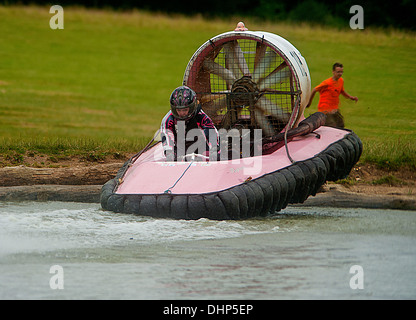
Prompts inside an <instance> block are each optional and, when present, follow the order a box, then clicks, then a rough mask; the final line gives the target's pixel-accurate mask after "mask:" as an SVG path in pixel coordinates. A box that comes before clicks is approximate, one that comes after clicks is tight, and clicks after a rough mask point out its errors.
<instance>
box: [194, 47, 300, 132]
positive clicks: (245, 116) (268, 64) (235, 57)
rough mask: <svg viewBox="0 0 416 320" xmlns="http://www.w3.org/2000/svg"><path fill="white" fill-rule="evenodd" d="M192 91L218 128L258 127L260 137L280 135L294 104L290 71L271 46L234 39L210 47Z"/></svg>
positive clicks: (295, 90) (293, 85) (295, 91)
mask: <svg viewBox="0 0 416 320" xmlns="http://www.w3.org/2000/svg"><path fill="white" fill-rule="evenodd" d="M191 72H196V73H197V74H196V75H195V76H194V77H193V78H194V79H196V80H195V83H194V89H196V90H195V91H196V92H197V94H198V99H199V100H200V102H201V105H202V109H203V110H204V111H205V112H206V113H207V114H208V115H209V116H210V117H211V119H213V121H214V122H215V124H216V126H217V127H218V128H226V129H230V128H249V129H255V128H259V129H262V130H263V136H272V135H275V134H277V133H279V132H280V131H281V130H282V129H283V128H284V127H285V125H286V124H287V122H288V120H289V118H290V114H291V112H292V109H293V106H294V102H295V100H296V94H298V92H297V85H296V83H295V82H294V81H293V76H292V72H291V69H290V67H289V66H288V65H287V63H286V61H285V60H284V59H283V58H282V57H281V56H280V55H279V54H278V53H277V52H275V51H274V50H273V49H272V48H271V47H269V46H268V45H266V44H263V43H261V42H258V41H256V40H251V39H238V40H231V41H228V42H225V43H224V44H222V45H221V46H212V49H211V51H210V52H209V53H208V54H204V57H203V60H202V62H201V64H200V67H199V68H198V69H197V70H191Z"/></svg>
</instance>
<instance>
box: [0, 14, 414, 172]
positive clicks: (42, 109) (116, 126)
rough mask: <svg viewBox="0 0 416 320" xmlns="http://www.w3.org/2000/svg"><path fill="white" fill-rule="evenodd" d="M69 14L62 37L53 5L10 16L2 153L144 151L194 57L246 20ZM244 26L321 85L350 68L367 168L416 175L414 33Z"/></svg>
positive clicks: (2, 42) (1, 36)
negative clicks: (284, 46) (302, 61)
mask: <svg viewBox="0 0 416 320" xmlns="http://www.w3.org/2000/svg"><path fill="white" fill-rule="evenodd" d="M64 9H65V11H64V18H65V20H64V23H65V24H64V29H63V30H52V29H50V28H49V19H50V18H51V17H52V14H50V13H49V7H35V6H29V7H23V6H11V7H2V6H0V154H6V155H9V156H10V154H13V156H17V157H18V155H19V154H21V153H23V152H27V151H30V152H32V151H35V152H43V153H64V152H67V153H73V154H76V153H82V152H86V151H87V152H90V151H99V152H118V151H121V152H136V151H138V150H139V149H140V148H141V147H142V146H143V145H144V144H145V143H146V142H147V141H148V140H149V139H150V138H151V137H152V136H153V134H154V133H155V131H156V130H157V129H158V127H159V124H160V120H161V119H162V117H163V116H164V114H165V113H166V112H167V110H168V108H169V103H168V100H169V96H170V93H171V91H172V90H173V89H174V88H175V87H177V86H178V85H180V84H181V81H182V77H183V73H184V71H185V68H186V65H187V63H188V61H189V59H190V58H191V56H192V54H193V53H194V52H195V51H196V50H197V49H198V47H199V46H200V45H201V44H202V43H204V42H205V41H206V40H208V39H209V38H211V37H213V36H215V35H217V34H219V33H222V32H225V31H229V30H232V29H233V28H234V26H235V24H236V22H237V21H238V20H240V19H242V18H241V17H235V18H233V19H229V20H216V21H213V20H204V19H203V18H201V17H190V18H186V17H182V16H167V15H162V14H149V13H145V12H141V11H132V12H115V11H106V10H87V9H83V8H75V7H68V8H64ZM243 20H244V19H243ZM245 22H246V25H247V26H248V27H249V29H251V30H264V31H269V32H273V33H276V34H279V35H281V36H282V37H284V38H286V39H288V40H289V41H290V42H292V43H293V44H294V45H295V46H296V47H297V48H298V49H299V50H300V52H301V53H302V55H303V56H304V57H305V58H306V60H307V62H308V66H309V69H310V72H311V77H312V86H316V85H317V84H319V83H320V82H321V81H322V80H324V79H326V78H328V77H330V76H331V66H332V64H333V63H334V62H335V61H340V62H342V63H343V64H344V80H345V89H346V91H347V92H348V93H350V94H351V95H355V96H358V97H359V102H358V103H354V102H350V101H347V100H345V99H344V98H343V97H341V100H342V102H341V103H342V113H343V115H344V117H345V118H346V126H347V127H348V128H350V129H352V130H354V131H355V132H356V133H357V134H358V135H359V136H360V137H361V139H362V141H363V143H364V153H363V156H362V159H361V161H363V162H364V161H371V162H376V163H378V164H380V165H384V166H391V167H399V166H401V165H407V166H410V167H412V168H414V169H416V97H415V95H414V93H415V85H416V81H415V78H414V74H415V73H416V58H415V52H416V41H415V40H416V36H415V34H414V33H406V32H402V31H397V30H377V29H371V28H366V29H365V30H351V29H350V28H349V27H348V26H346V27H345V29H342V30H338V29H328V28H323V27H317V26H310V25H290V24H284V23H275V24H272V23H265V22H259V21H255V20H252V21H251V20H247V19H246V20H245ZM317 103H318V96H316V97H315V100H314V104H313V106H312V107H311V108H310V109H309V110H307V111H306V114H305V115H308V114H309V113H313V112H315V111H317V109H316V105H317Z"/></svg>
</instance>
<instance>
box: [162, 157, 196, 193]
mask: <svg viewBox="0 0 416 320" xmlns="http://www.w3.org/2000/svg"><path fill="white" fill-rule="evenodd" d="M193 163H194V160H192V161H191V162H190V163H189V165H188V167H187V168H186V169H185V171H184V172H183V173H182V174H181V176H180V177H179V178H178V180H176V182H175V183H174V184H173V186H171V187H170V188H168V189H166V190H165V191H164V192H163V193H167V194H171V193H172V190H171V189H173V188H174V187H175V186H176V184H177V183H178V182H179V180H181V179H182V177H183V176H184V175H185V173H186V171H188V169H189V168H190V167H191V165H192V164H193Z"/></svg>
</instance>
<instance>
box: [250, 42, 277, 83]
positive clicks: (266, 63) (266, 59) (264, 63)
mask: <svg viewBox="0 0 416 320" xmlns="http://www.w3.org/2000/svg"><path fill="white" fill-rule="evenodd" d="M263 47H265V48H266V49H267V47H266V45H263ZM261 54H262V52H261V51H259V52H258V54H257V52H256V59H257V57H259V56H260V55H261ZM276 57H277V54H276V53H275V52H274V51H269V52H266V51H265V52H264V53H263V56H262V57H259V58H258V60H259V61H258V63H257V64H256V65H255V66H254V72H253V81H254V82H256V83H257V82H258V81H259V79H261V78H262V77H263V75H264V74H265V73H266V71H267V69H269V67H270V65H271V63H272V62H273V61H275V59H276Z"/></svg>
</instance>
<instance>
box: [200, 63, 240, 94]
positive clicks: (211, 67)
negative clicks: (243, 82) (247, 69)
mask: <svg viewBox="0 0 416 320" xmlns="http://www.w3.org/2000/svg"><path fill="white" fill-rule="evenodd" d="M203 67H204V68H205V69H206V70H208V71H209V72H210V73H212V74H215V75H217V76H219V77H221V78H222V79H223V80H224V81H225V83H226V84H227V88H228V89H231V86H232V85H233V83H234V82H235V81H236V80H237V79H236V78H235V76H234V75H233V73H232V72H231V71H230V70H228V69H226V68H224V67H223V66H222V65H220V64H218V63H216V62H214V61H212V60H210V59H205V60H204V62H203Z"/></svg>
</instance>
